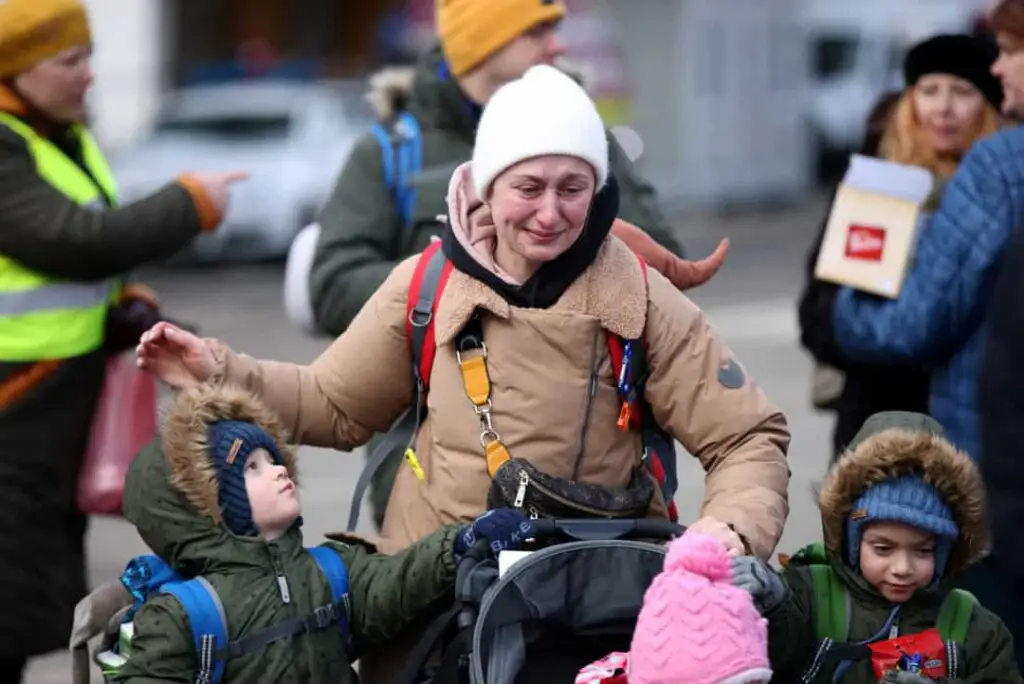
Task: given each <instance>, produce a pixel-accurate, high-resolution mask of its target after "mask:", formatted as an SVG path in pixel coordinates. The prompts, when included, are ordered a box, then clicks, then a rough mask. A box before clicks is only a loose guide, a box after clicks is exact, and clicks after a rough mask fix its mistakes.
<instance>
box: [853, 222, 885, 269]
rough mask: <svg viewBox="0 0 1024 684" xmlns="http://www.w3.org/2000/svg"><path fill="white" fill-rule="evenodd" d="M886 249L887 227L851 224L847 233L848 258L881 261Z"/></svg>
mask: <svg viewBox="0 0 1024 684" xmlns="http://www.w3.org/2000/svg"><path fill="white" fill-rule="evenodd" d="M884 250H885V228H879V227H878V226H861V225H857V224H851V225H850V230H849V232H848V233H847V235H846V258H847V259H859V260H861V261H881V260H882V252H883V251H884Z"/></svg>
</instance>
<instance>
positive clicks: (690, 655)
mask: <svg viewBox="0 0 1024 684" xmlns="http://www.w3.org/2000/svg"><path fill="white" fill-rule="evenodd" d="M731 580H732V567H731V565H730V563H729V555H728V554H727V553H726V550H725V545H724V544H722V543H721V542H720V541H718V540H717V539H715V538H714V537H709V536H707V535H705V534H700V533H698V532H687V533H686V534H684V535H683V536H682V537H680V538H679V539H676V540H675V541H673V542H672V543H671V544H670V545H669V549H668V555H667V556H666V558H665V569H664V570H663V571H662V572H661V574H660V575H658V576H657V577H655V578H654V581H653V582H652V583H651V586H650V587H649V588H648V589H647V593H646V594H645V595H644V605H643V608H642V609H641V610H640V616H639V618H638V619H637V624H636V632H635V633H634V634H633V645H632V649H631V651H630V671H629V682H630V684H754V683H756V682H768V680H770V679H771V676H772V671H771V669H770V666H769V663H768V622H767V621H766V620H765V619H764V618H762V617H761V615H760V614H759V613H758V612H757V609H756V608H754V602H753V599H751V597H750V594H748V593H747V592H745V591H743V590H742V589H739V588H737V587H734V586H733V585H732V582H731Z"/></svg>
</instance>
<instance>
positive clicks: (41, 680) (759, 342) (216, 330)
mask: <svg viewBox="0 0 1024 684" xmlns="http://www.w3.org/2000/svg"><path fill="white" fill-rule="evenodd" d="M822 211H823V204H822V202H821V201H820V200H814V201H811V202H808V203H806V204H803V205H800V206H797V207H789V208H783V209H779V210H775V211H771V212H762V213H758V214H746V215H737V216H731V217H691V218H688V219H684V220H681V221H680V222H679V225H680V227H681V229H682V230H681V232H682V233H683V235H684V236H685V237H684V240H685V243H686V245H687V246H688V248H689V249H690V250H691V253H692V254H695V255H696V254H701V255H702V254H706V253H708V252H709V251H710V250H711V249H712V248H713V247H714V245H715V244H716V243H717V241H718V239H719V238H720V237H730V238H731V239H732V249H731V253H730V255H729V259H728V261H727V263H726V265H725V267H724V268H723V269H722V271H721V272H720V273H719V275H718V277H717V278H716V280H715V281H714V282H713V283H711V284H709V285H707V286H706V287H705V288H702V289H700V290H697V291H696V292H694V293H693V297H694V299H695V300H696V301H697V302H698V303H700V304H701V306H703V307H704V308H705V309H706V310H707V312H708V315H709V317H710V319H711V321H712V323H713V324H714V325H715V326H716V327H718V329H719V330H720V331H721V332H722V334H723V335H724V336H725V338H726V340H728V341H729V342H730V345H731V346H732V348H733V350H734V351H735V352H736V353H737V355H738V356H739V357H740V359H741V360H742V361H743V362H744V364H745V365H746V367H747V369H748V371H749V372H750V373H751V374H752V375H753V376H754V377H756V378H757V380H758V381H759V382H760V383H761V385H762V386H763V387H764V388H765V389H766V391H767V392H768V393H769V395H770V396H771V397H772V398H773V399H774V400H775V401H776V402H777V403H778V404H779V405H780V406H782V408H783V410H784V411H785V412H786V414H787V416H788V417H789V421H790V427H791V430H792V433H793V443H792V447H791V450H790V461H791V463H792V470H793V481H792V486H791V501H792V513H791V516H790V521H789V526H788V528H787V531H786V535H785V536H784V538H783V540H782V543H781V545H780V546H779V550H780V551H792V550H794V549H795V548H796V547H797V546H799V545H801V544H803V543H805V542H807V541H810V540H813V539H815V538H817V537H818V536H820V529H819V523H818V518H817V515H816V512H815V506H814V504H813V501H812V491H811V490H812V482H813V481H814V480H816V479H818V478H820V477H821V475H822V473H823V472H824V468H825V464H826V461H827V453H828V444H829V437H828V435H829V429H830V424H829V423H830V421H829V419H828V417H827V416H823V415H821V414H816V413H813V412H812V411H811V410H810V404H809V401H808V382H809V372H810V364H809V362H808V360H807V358H806V356H805V355H804V354H803V353H802V352H801V351H800V350H799V349H798V348H797V346H796V342H795V340H796V332H795V320H794V318H795V316H794V300H795V297H796V293H797V292H798V289H799V287H800V283H801V279H802V275H801V274H802V268H803V257H804V252H805V250H806V247H807V245H808V244H809V242H810V239H811V236H812V234H813V232H814V230H815V229H816V227H817V225H818V222H819V221H820V218H821V215H822V213H821V212H822ZM281 277H282V270H281V267H280V266H248V267H240V268H233V269H230V270H219V269H206V270H199V271H192V270H189V271H186V270H173V271H167V270H164V271H156V272H153V273H149V274H146V279H147V281H148V282H150V283H152V284H154V285H156V286H157V288H158V289H159V290H160V292H161V294H162V295H163V297H164V299H165V301H166V306H167V311H168V313H169V314H170V315H172V316H175V317H178V318H181V319H183V320H189V321H194V322H195V323H198V324H199V325H200V326H201V327H202V331H203V333H204V334H207V335H213V336H217V337H221V338H222V339H225V340H227V341H228V342H230V343H231V344H232V345H233V346H234V347H235V348H237V349H240V350H244V351H246V352H248V353H250V354H253V355H256V356H261V357H270V358H276V359H280V360H290V361H297V362H305V361H309V360H311V359H312V358H314V356H315V355H316V354H317V353H318V352H319V351H320V350H321V349H322V348H323V347H324V346H325V345H326V341H324V340H310V339H306V338H304V337H303V336H302V335H300V334H299V333H297V332H295V331H294V330H293V329H292V328H291V327H290V326H289V324H288V322H287V321H286V319H285V317H284V313H283V310H282V306H281V289H280V288H281V285H280V283H281ZM362 463H363V460H362V452H361V451H360V452H358V453H352V454H341V453H336V452H331V451H328V450H323V449H311V448H307V449H304V450H303V451H302V461H301V468H302V470H303V475H304V477H303V491H302V495H303V503H304V509H305V510H304V518H305V523H306V524H305V528H304V529H305V534H306V538H307V540H308V542H309V543H315V542H316V541H317V540H318V539H320V538H321V536H322V535H323V533H324V532H326V531H329V530H331V529H339V528H342V527H343V526H344V524H345V519H346V516H347V511H348V507H349V502H350V494H351V491H352V488H353V485H354V483H355V479H356V477H357V476H358V473H359V469H360V467H361V465H362ZM701 475H702V474H701V471H700V469H699V467H698V466H697V464H696V462H695V461H694V460H693V459H690V458H688V457H685V456H684V460H683V462H682V467H681V481H682V485H681V489H680V492H679V495H678V499H677V500H678V503H679V505H680V510H681V512H682V514H683V517H684V520H685V519H689V518H692V516H694V515H695V514H696V512H697V508H698V506H699V502H700V497H701V493H702V490H703V486H702V477H701ZM363 519H364V520H365V519H366V516H365V515H364V516H363ZM144 551H145V547H144V546H143V545H142V543H141V542H140V541H139V539H138V537H137V535H136V534H135V532H134V530H133V529H132V528H131V527H130V526H128V525H126V524H124V523H123V522H120V521H117V520H96V521H94V522H93V524H92V526H91V530H90V534H89V568H90V573H91V577H92V581H93V582H101V581H105V580H107V579H110V578H113V577H115V576H116V575H117V573H118V572H119V571H120V569H122V568H123V567H124V563H125V562H126V561H127V560H128V559H129V558H130V557H131V556H133V555H135V554H137V553H140V552H144ZM69 678H70V667H69V664H68V659H67V658H66V657H65V656H64V654H62V653H58V654H54V655H53V656H50V657H47V658H43V659H39V660H37V661H35V662H34V663H32V665H31V666H30V668H29V671H28V675H27V678H26V684H64V683H65V682H67V681H68V680H69ZM97 681H98V680H97Z"/></svg>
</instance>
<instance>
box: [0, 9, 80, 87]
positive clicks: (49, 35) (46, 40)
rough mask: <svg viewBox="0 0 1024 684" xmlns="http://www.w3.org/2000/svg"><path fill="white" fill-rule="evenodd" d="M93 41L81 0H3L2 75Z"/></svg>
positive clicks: (14, 73)
mask: <svg viewBox="0 0 1024 684" xmlns="http://www.w3.org/2000/svg"><path fill="white" fill-rule="evenodd" d="M91 44H92V34H91V32H90V30H89V18H88V17H87V16H86V13H85V5H84V4H82V2H81V0H0V79H3V78H10V77H12V76H17V75H18V74H20V73H22V72H24V71H27V70H28V69H31V68H32V67H33V66H35V65H36V64H38V63H39V62H41V61H43V60H44V59H47V58H49V57H53V56H54V55H58V54H60V53H61V52H63V51H64V50H67V49H69V48H73V47H79V46H83V45H91Z"/></svg>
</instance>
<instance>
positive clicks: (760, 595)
mask: <svg viewBox="0 0 1024 684" xmlns="http://www.w3.org/2000/svg"><path fill="white" fill-rule="evenodd" d="M731 562H732V583H733V584H734V585H735V586H737V587H739V588H740V589H743V590H744V591H748V592H750V595H751V596H753V597H754V606H755V607H756V608H757V610H758V612H759V613H761V614H762V615H764V614H766V613H769V612H771V611H772V610H774V609H775V608H776V607H778V605H779V604H780V603H782V602H783V601H785V600H786V596H787V595H788V593H789V591H788V590H787V589H786V584H785V583H784V582H783V581H782V578H781V577H779V575H778V574H777V573H776V572H775V571H774V570H772V569H771V568H770V567H768V564H767V563H765V562H764V561H763V560H761V559H760V558H755V557H754V556H733V557H732V559H731Z"/></svg>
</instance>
